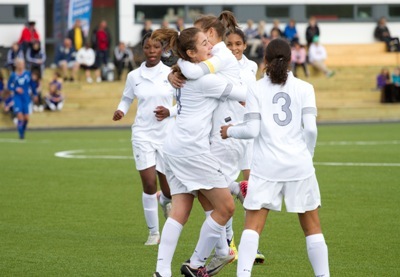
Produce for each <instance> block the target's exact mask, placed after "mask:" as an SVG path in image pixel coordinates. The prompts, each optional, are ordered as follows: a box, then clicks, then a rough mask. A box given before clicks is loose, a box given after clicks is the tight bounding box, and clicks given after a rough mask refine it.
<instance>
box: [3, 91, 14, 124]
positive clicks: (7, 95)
mask: <svg viewBox="0 0 400 277" xmlns="http://www.w3.org/2000/svg"><path fill="white" fill-rule="evenodd" d="M2 108H3V109H2V110H3V113H4V114H8V115H9V116H10V117H11V118H12V119H13V118H14V117H15V115H14V98H13V94H12V92H11V90H8V89H5V90H4V91H3V107H2ZM14 121H15V120H14Z"/></svg>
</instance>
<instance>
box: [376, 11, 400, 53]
mask: <svg viewBox="0 0 400 277" xmlns="http://www.w3.org/2000/svg"><path fill="white" fill-rule="evenodd" d="M374 37H375V38H376V39H377V40H379V41H384V42H385V43H386V47H387V51H389V52H397V51H400V43H399V39H398V38H394V37H391V35H390V32H389V28H388V27H387V26H386V18H385V17H381V18H380V19H379V21H378V24H377V26H376V27H375V31H374Z"/></svg>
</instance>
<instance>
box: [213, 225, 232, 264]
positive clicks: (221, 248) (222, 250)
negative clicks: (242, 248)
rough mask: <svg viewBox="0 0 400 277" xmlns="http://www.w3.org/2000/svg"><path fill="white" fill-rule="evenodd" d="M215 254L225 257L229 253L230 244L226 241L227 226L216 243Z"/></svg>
mask: <svg viewBox="0 0 400 277" xmlns="http://www.w3.org/2000/svg"><path fill="white" fill-rule="evenodd" d="M215 255H216V256H219V257H224V256H228V255H229V245H228V242H227V241H226V228H225V227H224V229H223V230H222V232H221V235H220V237H219V239H218V241H217V244H216V245H215Z"/></svg>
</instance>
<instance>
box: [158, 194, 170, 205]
mask: <svg viewBox="0 0 400 277" xmlns="http://www.w3.org/2000/svg"><path fill="white" fill-rule="evenodd" d="M168 203H171V198H167V197H165V195H164V193H163V192H162V191H161V193H160V205H161V206H165V205H167V204H168Z"/></svg>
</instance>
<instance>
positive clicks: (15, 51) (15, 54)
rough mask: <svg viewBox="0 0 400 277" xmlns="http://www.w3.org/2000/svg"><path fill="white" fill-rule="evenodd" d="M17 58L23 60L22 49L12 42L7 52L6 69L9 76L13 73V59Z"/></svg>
mask: <svg viewBox="0 0 400 277" xmlns="http://www.w3.org/2000/svg"><path fill="white" fill-rule="evenodd" d="M17 58H18V59H21V60H24V59H25V57H24V51H22V48H21V47H20V46H19V44H18V43H17V42H14V43H13V44H12V46H11V48H10V49H9V50H8V52H7V62H6V67H7V69H8V71H9V73H10V74H11V73H12V72H14V71H15V59H17Z"/></svg>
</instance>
